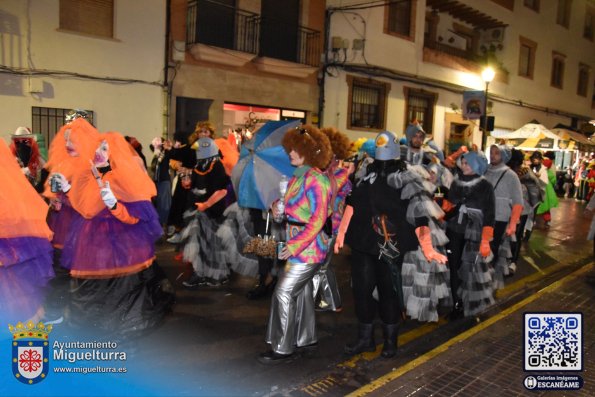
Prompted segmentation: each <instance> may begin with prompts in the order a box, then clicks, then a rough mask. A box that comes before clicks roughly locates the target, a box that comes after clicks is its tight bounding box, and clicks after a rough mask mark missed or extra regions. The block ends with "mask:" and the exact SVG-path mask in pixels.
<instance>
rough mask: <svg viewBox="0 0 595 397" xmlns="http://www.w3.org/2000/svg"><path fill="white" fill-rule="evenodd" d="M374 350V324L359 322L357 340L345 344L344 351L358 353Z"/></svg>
mask: <svg viewBox="0 0 595 397" xmlns="http://www.w3.org/2000/svg"><path fill="white" fill-rule="evenodd" d="M374 350H376V342H374V324H364V323H359V328H358V331H357V341H355V343H348V344H346V345H345V353H347V354H358V353H362V352H373V351H374Z"/></svg>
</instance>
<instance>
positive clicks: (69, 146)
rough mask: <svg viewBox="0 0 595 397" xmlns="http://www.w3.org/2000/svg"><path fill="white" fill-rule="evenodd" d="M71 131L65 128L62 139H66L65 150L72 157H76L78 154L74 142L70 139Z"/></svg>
mask: <svg viewBox="0 0 595 397" xmlns="http://www.w3.org/2000/svg"><path fill="white" fill-rule="evenodd" d="M71 135H72V131H71V130H66V131H65V132H64V139H66V151H67V152H68V154H69V155H70V156H72V157H77V156H78V155H79V154H78V152H77V150H76V144H75V143H74V141H73V140H72V139H71V138H72V136H71Z"/></svg>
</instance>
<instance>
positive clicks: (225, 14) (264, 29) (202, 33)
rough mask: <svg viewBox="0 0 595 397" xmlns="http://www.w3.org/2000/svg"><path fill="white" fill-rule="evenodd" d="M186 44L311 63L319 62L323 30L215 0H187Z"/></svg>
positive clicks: (315, 64)
mask: <svg viewBox="0 0 595 397" xmlns="http://www.w3.org/2000/svg"><path fill="white" fill-rule="evenodd" d="M186 32H187V33H186V43H187V44H189V45H191V44H196V43H201V44H206V45H211V46H215V47H220V48H226V49H231V50H236V51H242V52H247V53H251V54H258V55H260V56H264V57H270V58H275V59H282V60H285V61H290V62H295V63H300V64H304V65H309V66H318V64H319V63H320V51H321V43H320V32H319V31H317V30H313V29H309V28H306V27H303V26H298V25H297V24H290V23H289V24H288V23H287V22H284V21H281V20H276V19H273V18H267V19H264V18H262V17H261V16H260V15H258V14H256V13H253V12H249V11H244V10H240V9H238V8H234V7H230V6H227V5H225V4H221V3H218V2H216V1H212V0H191V1H189V2H188V17H187V29H186Z"/></svg>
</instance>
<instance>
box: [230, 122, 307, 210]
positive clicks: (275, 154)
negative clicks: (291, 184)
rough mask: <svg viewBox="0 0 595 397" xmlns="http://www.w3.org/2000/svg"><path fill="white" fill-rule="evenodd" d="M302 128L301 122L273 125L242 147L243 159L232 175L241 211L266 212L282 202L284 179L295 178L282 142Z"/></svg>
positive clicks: (258, 132)
mask: <svg viewBox="0 0 595 397" xmlns="http://www.w3.org/2000/svg"><path fill="white" fill-rule="evenodd" d="M299 125H300V121H299V120H290V121H269V122H267V123H266V124H265V125H263V126H262V127H260V129H259V130H258V131H257V132H256V134H255V136H254V138H252V139H251V140H250V141H248V142H246V143H245V144H244V145H243V146H242V150H241V151H240V159H239V160H238V163H237V164H236V166H235V167H234V169H233V171H232V173H231V181H232V183H233V188H234V189H235V191H236V194H237V196H238V205H239V206H240V207H245V208H257V209H262V210H264V209H268V208H269V207H270V206H271V204H272V203H273V201H275V200H277V199H278V198H279V182H280V181H281V178H282V176H283V175H286V176H287V177H288V178H289V177H291V175H293V171H294V169H295V168H294V167H293V166H292V165H291V163H290V162H289V157H288V156H287V153H285V150H284V149H283V146H281V140H282V139H283V136H284V135H285V133H286V132H287V131H288V130H290V129H292V128H295V127H297V126H299Z"/></svg>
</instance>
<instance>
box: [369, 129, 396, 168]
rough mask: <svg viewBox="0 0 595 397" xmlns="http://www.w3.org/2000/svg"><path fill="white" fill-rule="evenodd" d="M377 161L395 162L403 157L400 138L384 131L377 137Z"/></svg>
mask: <svg viewBox="0 0 595 397" xmlns="http://www.w3.org/2000/svg"><path fill="white" fill-rule="evenodd" d="M375 143H376V154H375V156H374V158H375V159H376V160H381V161H382V160H394V159H398V158H399V157H400V156H401V148H400V145H399V138H397V135H396V134H395V133H394V132H390V131H382V132H381V133H380V134H378V135H377V136H376V140H375Z"/></svg>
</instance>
